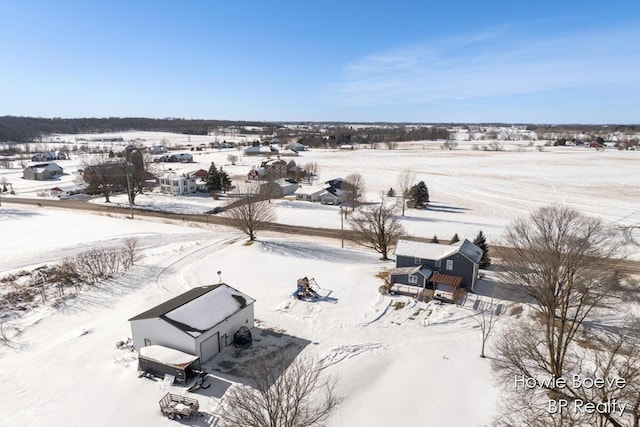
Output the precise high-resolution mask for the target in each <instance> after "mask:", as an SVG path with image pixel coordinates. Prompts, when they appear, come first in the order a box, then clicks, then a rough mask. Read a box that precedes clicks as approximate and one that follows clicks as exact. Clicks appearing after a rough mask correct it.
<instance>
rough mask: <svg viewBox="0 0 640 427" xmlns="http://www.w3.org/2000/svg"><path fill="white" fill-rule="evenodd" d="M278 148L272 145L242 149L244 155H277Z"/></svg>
mask: <svg viewBox="0 0 640 427" xmlns="http://www.w3.org/2000/svg"><path fill="white" fill-rule="evenodd" d="M279 152H280V150H279V149H278V147H275V146H273V145H263V146H253V147H247V148H245V149H244V154H245V156H277V155H278V153H279Z"/></svg>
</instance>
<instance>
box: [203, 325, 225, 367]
mask: <svg viewBox="0 0 640 427" xmlns="http://www.w3.org/2000/svg"><path fill="white" fill-rule="evenodd" d="M218 353H220V332H216V333H215V334H213V335H212V336H210V337H209V338H207V339H206V340H204V341H202V342H201V343H200V361H201V362H202V363H204V362H206V361H207V360H209V359H211V358H212V357H213V356H215V355H216V354H218Z"/></svg>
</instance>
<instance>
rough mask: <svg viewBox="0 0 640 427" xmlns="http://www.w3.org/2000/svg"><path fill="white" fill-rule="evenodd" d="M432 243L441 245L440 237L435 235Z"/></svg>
mask: <svg viewBox="0 0 640 427" xmlns="http://www.w3.org/2000/svg"><path fill="white" fill-rule="evenodd" d="M431 243H440V239H438V236H436V235H435V234H434V235H433V238H432V239H431Z"/></svg>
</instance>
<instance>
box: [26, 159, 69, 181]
mask: <svg viewBox="0 0 640 427" xmlns="http://www.w3.org/2000/svg"><path fill="white" fill-rule="evenodd" d="M62 174H63V169H62V168H61V167H60V166H58V164H57V163H41V164H38V165H31V166H28V167H26V168H25V169H24V170H23V171H22V178H24V179H32V180H36V181H45V180H48V179H56V178H58V177H59V176H60V175H62Z"/></svg>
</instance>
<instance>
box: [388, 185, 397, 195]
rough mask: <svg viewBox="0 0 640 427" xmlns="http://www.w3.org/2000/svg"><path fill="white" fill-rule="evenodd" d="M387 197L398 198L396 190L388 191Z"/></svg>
mask: <svg viewBox="0 0 640 427" xmlns="http://www.w3.org/2000/svg"><path fill="white" fill-rule="evenodd" d="M387 197H396V190H394V189H393V187H391V188H390V189H389V191H387Z"/></svg>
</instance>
